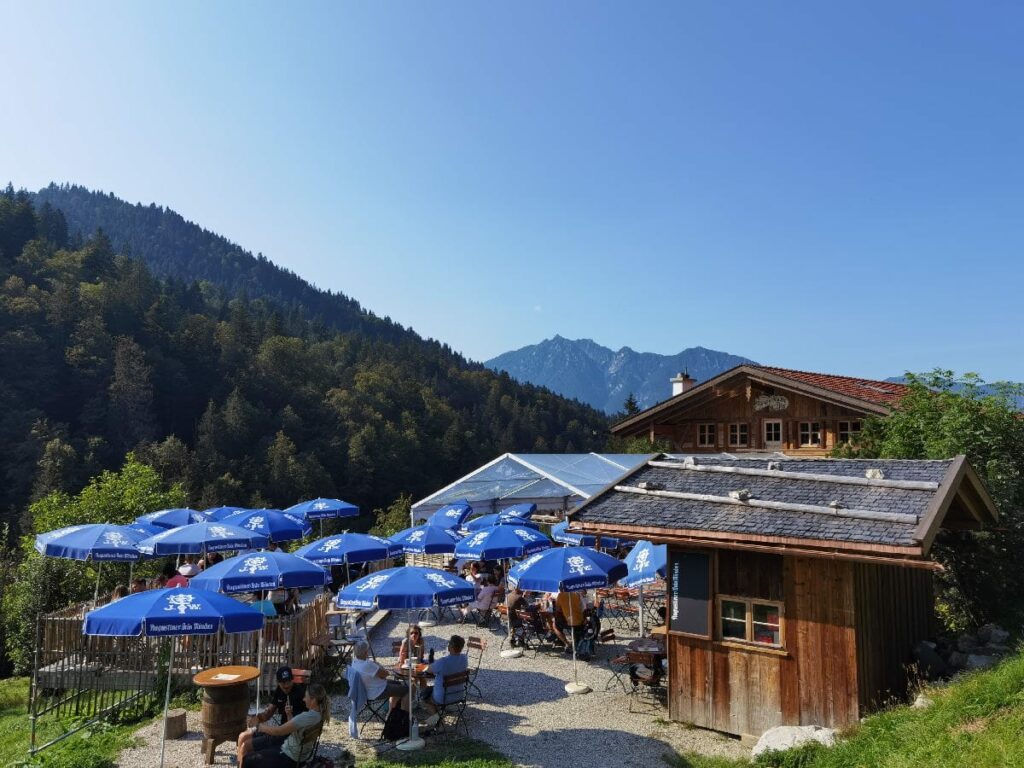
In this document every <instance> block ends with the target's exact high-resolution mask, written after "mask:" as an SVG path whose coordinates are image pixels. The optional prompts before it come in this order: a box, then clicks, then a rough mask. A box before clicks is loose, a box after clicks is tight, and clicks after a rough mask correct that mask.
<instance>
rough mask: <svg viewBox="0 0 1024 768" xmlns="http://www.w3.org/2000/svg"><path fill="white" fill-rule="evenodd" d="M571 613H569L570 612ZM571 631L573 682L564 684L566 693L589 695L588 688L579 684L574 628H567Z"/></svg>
mask: <svg viewBox="0 0 1024 768" xmlns="http://www.w3.org/2000/svg"><path fill="white" fill-rule="evenodd" d="M570 613H571V611H570ZM569 629H570V630H572V676H573V682H571V683H566V684H565V692H566V693H590V686H589V685H584V684H583V683H581V682H580V672H579V669H578V668H577V666H576V627H575V626H572V627H569Z"/></svg>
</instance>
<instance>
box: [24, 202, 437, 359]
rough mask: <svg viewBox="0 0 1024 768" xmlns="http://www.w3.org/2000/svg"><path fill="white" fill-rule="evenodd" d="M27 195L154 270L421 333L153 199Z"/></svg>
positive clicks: (393, 333)
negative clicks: (99, 233)
mask: <svg viewBox="0 0 1024 768" xmlns="http://www.w3.org/2000/svg"><path fill="white" fill-rule="evenodd" d="M33 201H34V203H35V204H36V206H37V207H42V206H43V205H44V204H49V205H51V206H52V207H54V208H58V209H60V210H61V211H62V212H63V213H64V216H65V218H66V219H67V224H68V229H69V231H70V233H71V235H72V237H74V236H76V235H83V236H88V235H90V234H92V233H93V232H96V231H97V230H99V229H102V230H103V231H104V232H105V233H106V235H107V237H109V238H110V241H111V243H112V244H113V247H114V250H115V251H116V252H118V253H130V254H131V255H133V256H136V257H138V258H140V259H142V260H143V261H144V262H145V263H146V265H147V266H148V267H149V269H150V271H151V272H152V273H153V274H154V275H156V276H158V277H169V278H175V279H178V280H184V281H186V282H189V283H191V282H202V281H209V282H211V283H213V284H214V285H216V286H219V287H220V288H221V289H223V290H224V291H225V292H226V293H227V295H228V296H238V295H246V296H249V297H250V298H268V299H272V300H274V301H275V302H276V303H277V304H278V305H279V306H280V307H281V308H282V309H283V310H284V311H286V312H291V313H294V314H297V315H298V316H300V317H304V318H309V319H312V320H315V321H317V322H322V323H324V324H325V325H327V326H328V327H330V328H333V329H336V330H340V331H362V332H364V333H367V334H369V335H371V336H374V337H376V338H382V339H387V340H389V341H394V342H402V341H421V340H422V339H421V337H420V336H418V335H417V334H416V333H415V332H413V331H411V330H408V329H406V328H403V327H402V326H401V325H399V324H397V323H394V322H392V321H391V320H389V319H387V318H379V317H377V316H376V315H374V314H373V313H371V312H369V311H367V310H365V309H363V308H362V307H360V306H359V302H357V301H354V300H353V299H350V298H348V297H347V296H345V295H343V294H341V293H332V292H330V291H322V290H320V289H318V288H315V287H313V286H312V285H310V284H309V283H308V282H307V281H306V280H303V279H302V278H301V277H299V276H298V275H296V274H295V273H294V272H291V271H289V270H287V269H284V268H282V267H279V266H277V265H276V264H274V263H273V262H272V261H270V260H269V259H267V258H266V257H264V256H263V254H259V255H257V256H254V255H253V254H252V253H250V252H249V251H247V250H245V249H244V248H242V247H241V246H238V245H236V244H234V243H232V242H231V241H230V240H228V239H227V238H225V237H221V236H220V235H218V234H216V233H214V232H210V231H209V230H206V229H203V228H202V227H200V226H199V225H197V224H193V223H192V222H190V221H186V220H185V218H184V217H183V216H181V215H180V214H178V213H176V212H175V211H172V210H171V209H169V208H165V207H163V206H159V205H156V204H155V203H150V204H149V205H142V204H141V203H137V204H135V205H132V204H131V203H127V202H125V201H124V200H121V199H120V198H118V197H116V196H114V195H113V194H104V193H103V192H93V191H91V190H89V189H86V188H85V187H82V186H78V185H71V184H61V185H57V184H50V186H48V187H45V188H44V189H41V190H39V192H37V193H35V194H34V195H33ZM430 343H431V344H435V345H437V346H438V347H442V346H443V345H441V344H439V343H437V342H430ZM444 349H445V352H449V353H450V350H448V349H447V347H445V348H444Z"/></svg>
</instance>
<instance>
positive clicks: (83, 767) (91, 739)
mask: <svg viewBox="0 0 1024 768" xmlns="http://www.w3.org/2000/svg"><path fill="white" fill-rule="evenodd" d="M28 686H29V681H28V678H24V677H15V678H10V679H7V680H0V766H4V767H5V768H6V767H7V766H16V765H45V766H51V767H52V768H58V767H64V766H66V768H72V767H73V768H107V767H108V766H113V765H114V760H115V759H116V757H117V754H118V752H120V751H121V749H122V747H124V746H125V745H126V744H128V742H129V741H130V740H131V734H132V732H133V731H134V730H136V729H137V728H138V727H139V726H138V724H135V725H120V726H111V725H107V724H101V725H99V726H97V727H95V728H93V729H91V730H86V731H81V732H79V733H77V734H75V735H74V736H71V737H69V738H68V739H67V740H65V741H63V742H61V743H60V744H56V745H54V746H52V747H50V748H49V749H47V750H46V751H45V752H43V753H42V754H40V755H38V756H37V757H36V759H35V760H34V761H31V762H30V761H28V745H29V734H30V732H31V728H30V724H29V720H28V714H27V712H26V702H27V701H28ZM68 724H70V723H66V724H65V725H68ZM60 732H61V731H60V728H59V726H57V724H56V723H53V724H51V726H50V727H48V728H47V729H46V731H45V732H43V733H41V734H40V735H39V736H37V740H38V742H39V743H45V742H46V741H47V740H49V739H51V738H54V737H55V736H57V735H59V733H60Z"/></svg>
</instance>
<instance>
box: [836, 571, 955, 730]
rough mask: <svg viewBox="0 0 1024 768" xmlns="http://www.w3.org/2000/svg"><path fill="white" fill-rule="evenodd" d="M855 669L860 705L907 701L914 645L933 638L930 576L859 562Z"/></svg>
mask: <svg viewBox="0 0 1024 768" xmlns="http://www.w3.org/2000/svg"><path fill="white" fill-rule="evenodd" d="M853 575H854V601H855V607H856V613H857V667H858V670H859V673H858V689H859V692H860V696H859V699H860V706H861V707H862V709H863V710H864V711H870V710H872V709H877V708H879V707H880V706H883V705H885V704H887V703H888V702H889V701H890V700H891V699H892V698H893V697H896V698H903V697H904V696H906V693H907V683H908V680H909V677H908V672H907V665H908V664H911V663H912V662H913V649H914V646H915V645H916V644H917V643H918V642H919V641H920V640H924V639H926V638H928V637H930V636H931V635H932V634H933V629H934V626H933V621H934V616H935V610H934V606H935V600H934V593H933V582H932V574H931V572H930V571H924V570H917V569H915V568H898V567H896V566H887V565H868V564H865V563H856V564H855V565H854V566H853Z"/></svg>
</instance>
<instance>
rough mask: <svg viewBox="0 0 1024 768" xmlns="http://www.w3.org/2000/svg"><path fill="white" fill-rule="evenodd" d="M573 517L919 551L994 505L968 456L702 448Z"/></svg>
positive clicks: (783, 541)
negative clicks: (942, 531)
mask: <svg viewBox="0 0 1024 768" xmlns="http://www.w3.org/2000/svg"><path fill="white" fill-rule="evenodd" d="M965 484H966V485H967V486H968V487H967V488H964V486H965ZM570 519H571V521H572V525H571V527H572V528H574V529H578V530H589V531H597V532H604V533H607V534H609V535H624V536H629V535H630V534H632V535H634V536H642V537H644V538H653V539H660V540H670V539H677V540H679V539H682V538H686V539H689V540H693V541H699V540H701V539H707V540H715V541H716V542H717V545H719V546H728V543H723V542H728V541H734V542H743V541H746V542H748V543H750V542H754V543H758V544H761V545H769V546H770V545H789V546H794V545H795V546H798V547H801V546H802V547H808V548H816V549H820V548H831V549H842V550H848V551H853V552H856V551H859V552H862V553H868V552H870V553H875V554H877V553H880V552H881V553H885V554H890V555H899V556H904V557H923V556H924V555H926V554H927V550H928V548H929V547H930V544H931V541H932V539H933V538H934V536H935V533H936V531H937V530H938V527H939V526H941V525H942V524H943V522H944V521H948V522H950V523H955V525H956V527H980V526H981V525H983V524H985V523H990V522H993V521H994V520H995V519H996V510H995V507H994V505H993V504H992V501H991V498H990V497H989V495H988V493H987V491H986V490H985V489H984V485H983V484H982V483H981V481H980V480H979V479H978V478H977V475H975V474H974V472H973V470H971V469H970V466H969V465H968V464H967V462H966V461H965V460H964V458H963V457H958V458H955V459H948V460H945V461H908V460H894V459H870V460H863V459H795V458H793V459H788V458H777V459H770V460H766V459H764V458H760V459H749V458H745V459H736V458H726V457H724V456H720V455H702V456H701V455H698V456H690V457H672V456H662V457H660V458H658V459H655V460H652V461H649V462H647V463H646V464H645V465H643V466H642V467H640V468H639V469H637V470H636V471H634V472H633V473H632V474H630V475H628V476H627V477H624V478H622V479H620V480H619V481H618V482H617V483H616V484H615V485H614V486H611V487H609V488H607V489H605V491H604V492H602V493H600V494H598V495H596V496H594V497H593V498H591V499H590V500H589V501H588V502H586V503H585V504H583V505H582V506H580V507H579V508H578V509H577V510H576V511H575V512H574V513H572V515H571V518H570Z"/></svg>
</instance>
